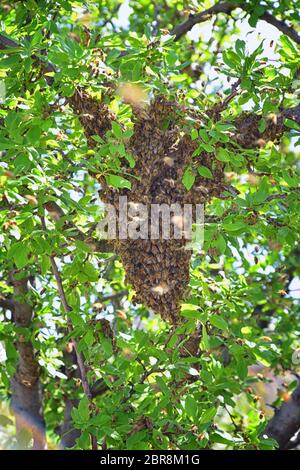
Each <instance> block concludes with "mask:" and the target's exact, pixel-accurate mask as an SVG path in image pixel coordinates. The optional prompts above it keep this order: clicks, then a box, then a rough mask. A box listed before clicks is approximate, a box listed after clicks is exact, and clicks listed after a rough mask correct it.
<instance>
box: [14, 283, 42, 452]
mask: <svg viewBox="0 0 300 470" xmlns="http://www.w3.org/2000/svg"><path fill="white" fill-rule="evenodd" d="M12 284H13V287H14V323H15V325H16V326H17V327H21V328H24V329H28V330H29V329H30V324H31V320H32V317H33V311H32V307H31V305H29V304H28V303H26V302H25V301H24V296H25V295H26V294H27V293H28V284H27V278H24V279H21V280H17V279H16V278H15V276H14V275H13V276H12ZM24 333H27V332H24ZM16 348H17V351H18V354H19V360H18V365H17V370H16V373H15V375H14V376H13V378H12V380H11V390H12V398H11V407H12V410H13V413H14V415H15V419H16V433H17V440H18V441H20V439H21V435H22V432H23V430H26V431H29V432H30V433H31V435H32V438H33V449H35V450H41V449H45V448H46V438H45V423H44V418H43V411H42V391H41V384H40V380H39V377H40V370H39V365H38V362H37V360H36V357H35V351H34V348H33V345H32V343H31V341H29V340H28V339H26V338H25V334H24V335H23V334H22V333H20V332H18V334H17V341H16Z"/></svg>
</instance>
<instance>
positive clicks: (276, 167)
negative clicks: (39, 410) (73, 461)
mask: <svg viewBox="0 0 300 470" xmlns="http://www.w3.org/2000/svg"><path fill="white" fill-rule="evenodd" d="M198 3H199V4H198ZM232 3H234V4H238V3H239V2H237V1H235V2H232ZM240 3H241V2H240ZM243 3H244V4H246V5H247V11H245V10H244V9H243V11H242V10H240V9H238V10H234V12H233V13H232V17H231V18H230V17H228V16H226V15H218V16H215V17H213V18H212V20H211V23H209V24H211V25H212V31H211V35H210V39H209V40H208V41H205V40H203V36H202V34H203V33H202V32H201V30H200V39H199V40H198V38H197V37H196V38H195V37H194V39H193V36H190V35H189V34H187V35H185V36H183V37H181V38H180V39H179V40H178V41H174V36H173V35H172V34H171V32H172V30H173V28H174V27H175V26H176V25H177V24H179V23H181V22H183V21H185V20H186V19H187V18H188V15H189V13H190V12H192V13H196V12H198V11H202V10H204V9H206V8H209V7H210V6H212V3H211V2H185V1H182V0H168V1H167V2H150V1H148V0H142V1H141V0H139V1H135V0H130V1H129V2H128V3H125V8H124V3H123V4H122V3H121V2H118V1H116V0H110V1H103V2H97V1H85V2H76V1H69V0H59V1H55V2H54V1H47V0H30V1H26V2H23V1H21V2H11V3H10V4H9V5H8V4H7V5H3V2H2V5H1V27H2V29H3V34H4V35H5V36H7V37H10V38H13V39H14V40H15V41H16V42H17V43H18V45H17V47H13V48H10V49H5V50H2V51H1V56H0V77H1V80H2V81H3V83H4V84H5V97H4V98H3V100H2V103H1V106H0V124H1V126H0V151H1V165H0V188H1V192H0V209H1V211H0V226H1V232H0V240H1V245H0V257H1V271H0V273H1V278H0V289H1V290H0V319H1V322H0V341H1V345H2V347H3V348H4V350H5V355H4V352H3V357H4V359H3V360H2V362H1V363H0V374H1V375H0V377H1V379H0V393H1V397H2V398H1V400H3V402H6V401H7V400H8V399H9V397H10V393H11V379H12V377H13V376H14V374H15V372H16V370H17V364H18V359H19V352H18V351H19V350H18V342H19V341H20V337H22V338H23V340H24V341H28V342H31V344H32V346H33V348H34V350H35V351H36V359H37V361H38V364H39V367H40V377H39V380H40V383H41V385H42V389H43V415H44V419H45V422H46V430H47V440H48V443H49V446H50V447H53V448H55V447H59V446H60V445H61V441H62V436H61V435H60V433H61V432H62V431H61V429H62V427H60V426H61V425H62V423H63V422H64V420H66V416H65V409H66V406H67V402H70V400H73V401H76V400H77V401H76V404H75V406H74V407H73V409H72V417H71V424H69V430H70V429H73V428H75V429H77V430H80V433H79V434H78V435H77V438H76V442H74V446H75V448H77V449H88V448H90V446H91V436H96V439H97V441H98V445H99V446H100V447H101V446H102V447H103V448H109V449H205V448H228V449H271V448H274V446H276V443H275V441H274V440H273V439H270V438H268V437H267V436H266V435H265V434H264V429H265V426H266V423H267V421H268V420H269V418H270V415H271V409H270V408H268V407H266V406H265V404H264V402H263V396H264V393H265V388H264V387H265V385H266V384H267V383H268V382H270V381H272V380H275V379H274V377H276V376H281V377H284V378H283V379H282V381H284V380H287V381H288V384H286V388H285V387H284V386H283V389H284V392H285V393H282V390H281V394H279V395H278V398H276V405H277V406H280V404H281V403H282V401H284V400H285V399H286V394H290V393H291V392H292V390H293V389H294V388H295V387H296V386H297V381H295V380H293V379H291V377H292V376H291V374H290V375H289V376H288V377H289V378H288V379H286V375H285V374H286V372H287V371H292V372H296V370H297V365H293V363H292V354H293V351H294V350H295V349H297V348H299V347H300V332H299V328H298V327H297V325H298V324H299V320H300V310H299V302H298V301H297V298H295V296H293V294H292V292H291V291H290V290H289V286H290V283H291V281H292V280H293V279H295V278H297V276H299V268H300V266H299V249H297V243H298V241H299V214H300V211H299V152H298V151H297V148H298V147H297V145H299V143H300V139H299V135H300V134H299V131H300V126H299V124H297V123H296V122H295V120H293V119H288V118H285V121H284V126H285V130H284V133H283V135H282V136H280V139H277V140H275V142H272V141H263V142H261V143H259V144H258V145H257V143H256V142H255V143H254V144H253V146H252V147H247V148H245V147H244V146H243V145H240V144H238V143H237V142H234V140H233V139H232V135H233V134H234V133H235V131H236V129H237V124H236V123H237V120H238V119H239V118H241V117H243V116H244V115H245V110H246V111H247V112H251V113H253V114H254V115H255V116H256V117H257V116H259V123H258V125H259V132H260V134H261V135H262V136H263V135H264V132H265V130H266V128H267V125H268V116H269V115H270V113H271V114H272V115H274V116H275V115H278V114H280V112H281V111H282V110H283V109H289V108H292V107H293V106H296V105H297V104H299V78H297V69H298V66H299V65H298V64H299V47H298V45H297V44H296V43H295V42H293V40H292V39H291V38H289V37H288V36H287V35H285V34H280V36H279V38H278V40H275V41H274V42H273V41H271V42H270V43H267V41H266V40H264V41H261V42H256V47H254V50H253V48H251V47H250V48H249V47H248V44H247V36H245V35H241V33H240V32H239V25H238V23H237V22H238V20H241V19H242V21H243V23H242V24H243V25H245V24H246V25H247V27H248V28H249V30H251V31H252V29H251V28H255V27H256V24H257V21H259V18H260V17H261V16H262V14H263V13H264V12H265V11H268V12H269V13H271V14H272V15H273V16H274V17H277V18H279V19H285V20H286V22H287V23H290V24H295V23H297V22H299V12H298V11H297V8H296V3H297V2H294V1H292V0H285V1H284V2H272V1H261V2H256V1H252V0H251V1H250V0H249V1H247V2H243ZM166 5H167V6H166ZM128 8H130V9H129V10H128ZM186 10H188V12H187V11H186ZM128 11H129V16H128V21H127V20H126V19H124V18H125V15H126V12H128ZM120 12H121V13H120ZM122 19H123V21H122ZM249 25H250V26H249ZM237 37H238V39H237ZM241 38H242V39H241ZM270 50H272V51H273V50H274V51H275V52H276V54H275V56H274V57H275V59H272V60H270V59H269V58H268V54H269V53H270ZM49 63H50V64H53V65H54V66H55V69H56V71H54V70H52V69H51V68H50V69H47V67H48V65H47V64H49ZM236 81H238V88H237V93H235V91H234V90H235V89H234V88H232V86H233V84H234V83H236ZM124 87H125V88H124ZM79 89H83V90H85V91H87V92H88V93H89V94H90V95H91V96H93V97H95V98H96V99H98V100H100V101H102V102H103V103H105V104H106V105H107V106H108V107H109V110H110V111H111V113H113V114H114V115H115V116H116V120H115V122H114V123H113V126H112V128H111V130H108V131H107V132H106V133H105V135H104V136H103V135H102V136H101V135H98V134H97V133H96V132H95V135H94V136H93V140H94V145H93V146H91V145H89V142H88V141H87V139H86V136H85V134H84V129H83V127H82V124H81V122H80V120H79V118H78V116H77V115H76V114H75V113H74V111H73V109H72V107H71V106H70V104H69V98H70V97H72V95H73V94H74V92H75V90H79ZM233 91H234V92H233ZM232 92H233V95H232ZM126 93H127V94H128V93H129V95H130V96H131V94H133V96H134V98H133V99H134V100H136V99H138V100H146V101H147V100H152V99H153V98H154V97H155V96H158V95H163V96H164V97H166V99H168V100H170V101H172V100H173V101H176V102H177V103H179V105H182V106H185V107H186V109H188V113H189V118H188V120H186V121H185V124H184V125H185V129H184V131H185V132H189V133H190V135H191V138H192V140H195V141H196V143H197V145H198V147H197V151H195V155H194V156H195V157H197V156H198V155H200V154H201V152H206V153H208V154H215V158H216V160H217V161H219V162H222V163H223V164H224V171H225V174H226V178H227V183H228V185H229V186H230V187H234V188H235V191H234V193H233V194H231V193H230V192H228V190H227V192H226V193H225V195H224V197H219V198H217V197H215V198H213V199H212V200H211V202H210V203H209V204H208V205H207V207H206V210H205V216H206V224H205V241H204V246H203V250H202V251H201V252H200V253H197V254H194V255H193V258H192V263H191V269H190V292H189V295H188V297H187V298H186V299H184V303H183V305H182V312H181V313H182V319H183V320H186V321H183V322H182V323H181V324H179V325H177V326H174V325H170V324H168V323H166V322H164V321H162V320H161V319H160V317H159V316H158V315H155V314H153V313H152V312H150V311H149V310H148V309H147V308H146V307H145V306H142V305H136V304H135V303H134V301H133V292H132V289H131V288H130V286H127V285H126V284H125V278H124V270H123V267H122V265H121V263H120V261H119V259H118V258H117V257H116V256H115V255H114V254H113V253H111V252H102V250H101V246H100V245H101V244H98V245H97V242H99V240H98V239H97V230H96V227H97V224H98V222H99V221H100V220H101V219H102V217H103V207H102V205H101V201H100V198H101V192H100V197H99V195H98V191H99V189H100V187H99V182H98V179H99V178H98V177H99V176H104V177H105V178H106V181H107V183H108V184H109V185H111V186H113V187H116V188H124V187H127V188H130V170H128V173H127V172H125V173H124V172H123V170H122V168H123V166H122V161H123V159H124V158H125V159H126V160H127V161H128V162H129V168H133V167H134V165H135V160H134V156H133V155H131V154H130V153H128V152H127V150H126V141H128V139H129V138H130V137H131V135H132V129H133V116H132V106H131V103H130V99H131V98H129V100H128V99H127V101H126V96H127V95H126ZM231 95H232V96H231ZM137 96H138V98H136V97H137ZM224 103H225V105H224ZM213 109H219V110H220V112H219V114H218V117H217V119H216V116H215V115H212V114H210V113H209V110H213ZM199 123H200V124H199ZM262 140H264V139H263V138H262ZM197 174H199V175H200V176H201V177H203V178H204V180H206V179H207V180H209V179H211V178H212V177H213V175H212V172H211V169H210V168H208V167H207V166H205V165H201V163H199V160H197V158H195V163H194V164H192V165H191V166H189V167H188V168H187V169H186V171H185V173H184V175H183V184H184V185H185V187H186V189H187V190H192V188H193V185H194V182H195V178H196V175H197ZM43 220H44V221H45V224H44V225H43V223H42V221H43ZM53 259H55V260H56V263H57V266H58V269H59V273H60V277H61V280H62V285H63V289H64V292H65V295H66V298H67V303H68V305H69V307H70V311H69V312H66V311H65V310H64V309H63V305H62V302H61V297H60V296H59V291H58V287H57V279H56V278H55V276H54V273H53V269H52V268H53V265H52V264H51V261H52V260H53ZM12 277H13V278H14V281H12ZM20 279H28V282H29V285H30V288H29V290H28V292H26V293H23V295H20V294H17V296H16V292H15V290H14V285H15V284H16V281H18V280H20ZM9 301H14V302H15V301H17V302H20V303H22V304H28V305H30V307H31V308H32V311H33V312H34V315H33V319H32V321H31V323H30V325H23V326H21V325H19V324H17V325H16V324H15V323H14V322H13V321H10V320H11V318H12V316H13V315H11V311H12V310H11V309H9V308H7V307H8V302H9ZM5 302H6V303H5ZM12 313H13V312H12ZM103 320H108V322H109V326H108V325H107V323H106V322H105V321H103ZM70 324H71V328H70ZM197 329H200V330H201V340H200V349H201V354H200V355H197V356H193V355H191V353H190V352H189V351H188V349H187V348H186V347H185V344H186V341H187V340H188V338H189V337H190V336H191V335H192V334H193V332H195V331H196V330H197ZM24 338H25V339H24ZM72 339H75V341H76V344H77V348H78V351H79V352H81V353H82V354H83V356H84V360H85V364H86V369H87V380H88V383H89V385H90V387H91V390H92V391H93V390H94V388H93V387H94V384H95V383H98V386H99V384H100V390H101V391H100V392H99V390H98V392H94V398H93V399H92V400H90V399H89V397H87V396H86V394H85V393H84V390H83V387H82V383H81V381H80V379H79V378H78V371H77V370H76V369H77V366H76V361H74V360H73V359H72V354H73V353H74V344H73V343H72ZM184 351H185V353H184ZM257 363H259V364H260V365H261V366H260V367H261V368H260V369H259V372H257V370H256V369H254V368H253V366H254V365H255V364H257ZM263 368H265V369H263ZM261 369H263V370H265V371H266V370H268V373H265V374H261V373H260V371H261ZM98 388H99V387H98ZM95 390H96V388H95ZM262 390H263V391H262ZM0 413H1V414H0V424H1V427H2V426H3V429H4V430H7V432H3V433H2V434H0V442H1V445H2V446H6V447H20V446H21V447H30V446H31V440H30V437H31V436H30V435H29V438H27V439H26V436H25V438H24V440H23V441H22V442H21V440H20V438H19V441H18V442H17V441H16V436H15V433H14V431H13V430H12V428H11V426H12V421H11V416H10V413H9V411H8V409H7V408H5V403H4V404H3V410H1V412H0ZM9 436H10V437H9Z"/></svg>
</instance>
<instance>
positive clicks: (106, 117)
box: [69, 91, 224, 324]
mask: <svg viewBox="0 0 300 470" xmlns="http://www.w3.org/2000/svg"><path fill="white" fill-rule="evenodd" d="M69 103H70V105H71V106H72V107H73V109H74V110H75V111H76V112H77V113H78V115H79V119H80V121H81V124H82V126H83V128H84V131H85V135H86V138H87V141H88V144H89V145H90V146H95V141H94V140H93V139H92V138H91V136H92V135H94V134H98V135H100V136H104V134H105V132H106V131H107V130H108V129H110V128H111V121H112V120H113V119H114V117H113V116H112V114H111V112H110V111H109V109H108V107H107V106H106V105H105V104H103V103H101V102H100V103H99V102H98V101H97V100H96V99H94V98H92V97H91V96H90V95H88V94H87V93H85V92H80V91H78V92H76V93H75V94H74V95H73V96H72V97H71V98H70V100H69ZM133 119H134V128H133V135H132V137H131V138H130V139H129V141H128V143H127V149H126V150H127V151H128V152H130V153H131V154H132V155H133V158H134V160H135V167H134V168H133V169H131V168H129V167H128V163H127V161H125V159H124V166H123V169H124V170H126V172H127V173H129V172H130V173H131V175H132V176H133V177H132V178H131V190H129V189H127V188H124V189H116V188H113V187H110V186H109V185H107V183H106V181H105V179H104V178H101V186H102V190H101V194H100V197H101V199H102V200H103V201H104V202H106V203H110V204H113V206H114V207H115V209H116V212H117V213H118V209H119V196H120V195H123V196H125V195H126V196H127V201H128V205H130V204H133V205H134V204H139V203H142V204H144V205H146V206H147V208H148V214H149V217H150V214H151V211H150V205H151V204H168V205H171V204H176V203H177V204H180V205H181V207H183V204H193V205H195V204H204V203H205V202H207V201H208V200H209V199H210V198H211V197H212V196H214V195H218V194H220V192H222V190H223V189H222V181H223V174H224V172H223V167H222V165H223V164H222V162H219V161H217V160H216V159H214V158H213V154H211V153H210V154H209V153H206V152H202V153H201V155H200V156H197V157H192V154H193V152H194V150H195V148H196V147H197V145H198V143H196V142H195V141H192V139H191V138H190V135H189V133H188V132H186V133H185V132H183V129H184V128H185V127H186V126H185V125H184V123H185V112H184V110H183V109H182V107H180V106H179V105H178V104H177V103H176V102H170V101H167V100H166V99H164V98H163V97H161V96H159V97H157V98H156V99H154V100H153V102H152V103H151V104H150V105H147V107H144V106H143V107H139V106H133ZM197 160H198V161H197ZM122 164H123V163H122ZM199 164H201V165H204V166H206V167H208V168H209V169H210V170H211V172H212V174H213V178H211V179H207V178H203V177H202V176H200V175H198V176H196V180H195V183H194V185H193V187H192V189H191V190H190V191H187V190H186V188H185V186H184V185H183V183H182V177H183V175H184V171H185V169H186V167H187V165H199ZM126 178H128V177H127V176H126ZM128 179H129V178H128ZM149 223H151V221H150V220H149ZM174 223H176V221H175V222H174ZM179 223H180V221H179ZM187 241H188V240H186V239H185V238H184V237H183V238H182V239H175V238H172V237H171V239H163V238H162V236H161V233H160V235H159V237H158V239H155V240H153V239H150V237H149V238H148V239H137V240H133V239H129V238H128V239H124V240H120V239H116V240H114V249H115V252H116V253H117V254H118V255H119V256H120V258H121V261H122V263H123V266H124V268H125V271H126V281H127V282H128V283H130V284H131V285H132V286H133V288H134V290H135V292H136V297H135V300H136V302H138V303H143V304H144V305H146V306H147V307H149V308H151V309H152V310H153V311H154V312H156V313H159V314H160V315H161V317H162V318H163V319H165V320H167V321H170V322H171V323H174V324H176V323H178V322H180V313H179V312H180V303H181V301H182V300H183V298H184V297H185V296H186V294H187V292H188V284H189V263H190V258H191V254H192V253H191V250H190V249H187Z"/></svg>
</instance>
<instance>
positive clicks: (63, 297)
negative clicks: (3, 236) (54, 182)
mask: <svg viewBox="0 0 300 470" xmlns="http://www.w3.org/2000/svg"><path fill="white" fill-rule="evenodd" d="M41 222H42V227H43V230H44V231H45V232H46V231H47V227H46V223H45V218H44V217H41ZM50 263H51V267H52V272H53V275H54V277H55V280H56V284H57V289H58V293H59V297H60V300H61V303H62V306H63V309H64V311H65V313H66V315H67V328H68V332H69V333H70V335H72V336H73V325H72V322H71V320H70V317H69V315H68V313H70V312H71V311H72V309H71V307H70V306H69V304H68V301H67V297H66V294H65V291H64V287H63V284H62V279H61V277H60V274H59V271H58V267H57V264H56V261H55V258H54V256H50ZM72 344H73V347H74V351H75V353H76V359H77V364H78V368H79V371H80V376H81V382H82V387H83V391H84V394H85V396H86V397H87V399H88V400H89V402H90V404H91V405H92V399H93V397H92V393H91V389H90V386H89V383H88V380H87V371H86V367H85V362H84V357H83V354H82V353H81V352H79V349H78V344H77V341H76V339H75V338H74V337H72ZM91 443H92V449H93V450H97V439H96V436H94V435H93V434H91Z"/></svg>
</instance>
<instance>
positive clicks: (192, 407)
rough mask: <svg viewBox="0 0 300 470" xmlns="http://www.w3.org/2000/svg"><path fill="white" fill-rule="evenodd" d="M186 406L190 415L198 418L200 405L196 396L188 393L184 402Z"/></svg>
mask: <svg viewBox="0 0 300 470" xmlns="http://www.w3.org/2000/svg"><path fill="white" fill-rule="evenodd" d="M184 408H185V411H186V414H187V415H188V416H190V417H191V418H196V415H197V408H198V407H197V403H196V400H195V398H194V397H192V396H191V395H187V397H186V399H185V403H184Z"/></svg>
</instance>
